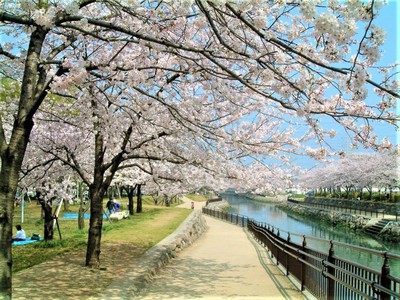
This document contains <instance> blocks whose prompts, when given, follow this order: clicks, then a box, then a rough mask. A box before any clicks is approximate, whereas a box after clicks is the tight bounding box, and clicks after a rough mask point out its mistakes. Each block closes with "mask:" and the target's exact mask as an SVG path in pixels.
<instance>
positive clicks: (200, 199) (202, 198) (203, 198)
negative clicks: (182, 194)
mask: <svg viewBox="0 0 400 300" xmlns="http://www.w3.org/2000/svg"><path fill="white" fill-rule="evenodd" d="M186 197H188V198H189V199H191V200H193V201H196V202H205V201H207V196H206V195H202V194H187V195H186Z"/></svg>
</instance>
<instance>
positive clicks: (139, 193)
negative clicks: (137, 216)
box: [136, 184, 143, 213]
mask: <svg viewBox="0 0 400 300" xmlns="http://www.w3.org/2000/svg"><path fill="white" fill-rule="evenodd" d="M142 210H143V208H142V185H141V184H138V185H137V204H136V212H137V213H141V212H142Z"/></svg>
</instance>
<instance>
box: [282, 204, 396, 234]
mask: <svg viewBox="0 0 400 300" xmlns="http://www.w3.org/2000/svg"><path fill="white" fill-rule="evenodd" d="M280 207H282V208H283V209H285V208H286V209H288V210H290V211H292V212H295V213H297V214H299V215H302V216H305V217H314V218H317V219H319V220H323V221H326V222H328V223H330V224H333V225H342V226H347V227H349V228H351V229H354V230H360V231H363V230H365V229H367V228H368V227H370V226H372V225H374V224H375V223H377V222H378V220H379V219H376V218H370V217H366V216H361V215H356V214H351V213H343V212H337V211H329V210H324V209H320V208H315V207H310V206H304V205H300V204H295V203H290V202H287V203H286V204H282V205H280ZM377 237H379V238H382V239H385V240H388V241H400V224H399V223H397V222H391V223H389V224H388V225H387V226H386V227H385V229H384V230H383V231H382V233H381V234H379V235H378V236H377Z"/></svg>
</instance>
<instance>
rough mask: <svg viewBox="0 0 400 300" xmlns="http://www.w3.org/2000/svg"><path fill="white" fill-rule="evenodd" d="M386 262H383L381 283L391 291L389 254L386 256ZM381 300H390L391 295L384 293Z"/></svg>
mask: <svg viewBox="0 0 400 300" xmlns="http://www.w3.org/2000/svg"><path fill="white" fill-rule="evenodd" d="M384 258H385V259H384V261H383V265H382V270H381V282H380V284H381V285H382V286H383V287H385V288H387V289H389V290H390V279H389V275H390V267H389V264H388V257H387V253H386V252H385V254H384ZM380 299H381V300H389V299H390V295H388V294H387V293H382V294H381V298H380Z"/></svg>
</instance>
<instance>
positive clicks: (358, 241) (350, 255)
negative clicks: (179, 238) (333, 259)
mask: <svg viewBox="0 0 400 300" xmlns="http://www.w3.org/2000/svg"><path fill="white" fill-rule="evenodd" d="M221 197H222V198H223V199H225V200H227V201H228V202H229V204H230V205H231V207H232V208H231V209H230V210H229V211H228V212H230V213H235V214H240V215H243V216H247V217H249V218H252V219H254V220H256V221H258V222H265V223H268V224H270V225H272V226H274V227H276V228H279V229H281V230H283V231H287V232H290V233H291V234H296V235H300V236H294V235H292V236H291V240H292V241H294V242H296V243H299V244H301V242H302V238H301V236H303V235H306V236H311V237H317V238H321V239H326V240H334V241H338V242H342V243H346V244H352V245H357V246H361V247H364V248H369V249H374V250H378V251H387V252H391V253H395V254H399V255H400V247H399V244H398V243H388V242H383V241H380V240H376V239H374V238H372V237H370V236H369V235H367V234H364V233H362V232H355V231H353V230H351V229H349V228H345V227H336V226H329V225H327V224H321V223H320V222H318V221H317V220H311V219H310V220H309V219H306V220H304V219H300V218H299V217H296V216H294V215H290V214H287V213H286V212H284V211H282V210H281V209H279V208H278V207H276V206H275V205H274V204H273V203H261V202H256V201H253V200H249V199H248V198H245V197H243V196H239V195H234V194H221ZM282 237H286V235H285V234H284V233H282ZM307 244H308V246H309V247H312V248H315V249H318V250H320V251H323V252H328V249H329V244H327V243H321V242H318V241H315V240H310V239H308V240H307ZM335 254H336V255H338V256H340V257H344V258H346V259H349V260H352V261H356V262H358V263H360V264H362V265H366V266H369V267H370V268H373V269H376V270H380V268H381V266H382V264H383V258H377V257H376V256H373V255H371V254H368V253H364V252H358V251H354V250H350V249H347V248H341V247H337V246H336V247H335ZM389 264H390V267H391V274H392V275H394V276H396V277H400V260H390V261H389Z"/></svg>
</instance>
